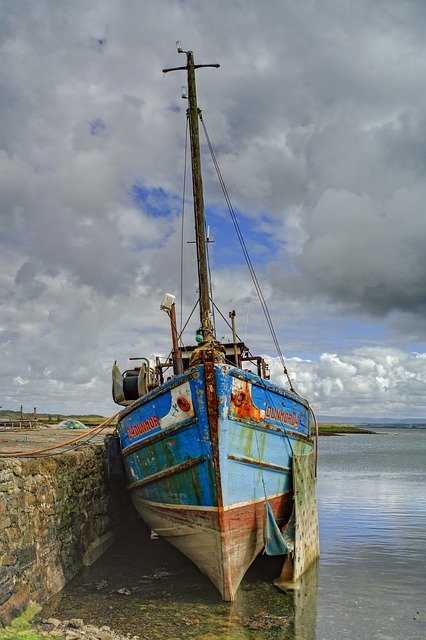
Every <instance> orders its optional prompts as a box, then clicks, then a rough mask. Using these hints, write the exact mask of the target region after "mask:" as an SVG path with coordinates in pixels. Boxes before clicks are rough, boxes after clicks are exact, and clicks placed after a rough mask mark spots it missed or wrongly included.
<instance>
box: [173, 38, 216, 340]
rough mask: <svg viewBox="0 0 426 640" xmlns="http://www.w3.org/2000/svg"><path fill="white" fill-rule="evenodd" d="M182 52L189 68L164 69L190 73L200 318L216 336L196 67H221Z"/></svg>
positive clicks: (203, 324) (210, 333)
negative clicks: (211, 292)
mask: <svg viewBox="0 0 426 640" xmlns="http://www.w3.org/2000/svg"><path fill="white" fill-rule="evenodd" d="M178 52H179V53H185V54H186V59H187V65H186V67H174V68H172V69H163V73H168V72H169V71H181V70H186V71H187V74H188V103H189V109H188V122H189V136H190V141H191V164H192V190H193V195H194V217H195V238H196V246H197V265H198V287H199V294H200V321H201V328H202V330H203V336H204V338H205V337H206V336H208V335H213V324H212V317H211V316H212V314H211V305H210V296H209V291H210V286H209V276H208V260H207V237H206V223H205V216H204V198H203V181H202V177H201V158H200V136H199V127H198V117H199V113H200V112H199V109H198V105H197V90H196V84H195V69H199V68H201V67H215V68H217V67H219V65H218V64H195V63H194V54H193V52H192V51H183V49H182V48H181V47H180V46H179V48H178Z"/></svg>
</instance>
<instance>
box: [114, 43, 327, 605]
mask: <svg viewBox="0 0 426 640" xmlns="http://www.w3.org/2000/svg"><path fill="white" fill-rule="evenodd" d="M178 52H179V53H183V54H185V55H186V65H185V66H182V67H175V68H170V69H164V70H163V72H165V73H167V72H169V71H178V70H184V71H186V73H187V80H188V95H187V99H188V110H187V117H188V122H189V132H190V142H191V161H192V186H193V201H194V219H195V232H196V248H197V269H198V285H199V290H198V291H199V311H200V329H199V330H198V332H197V335H196V340H195V343H196V344H195V345H193V346H191V347H184V346H182V344H180V336H179V335H178V331H177V324H176V309H175V297H174V296H173V295H171V294H165V296H164V298H163V301H162V303H161V309H163V310H164V311H166V313H167V314H168V315H169V318H170V326H171V337H172V339H171V342H172V349H171V355H170V356H169V357H168V358H166V359H165V360H164V361H162V360H161V359H159V358H157V360H156V363H155V365H153V364H151V363H150V361H149V360H148V359H146V358H142V359H141V362H140V363H139V364H138V365H137V366H135V367H133V368H131V369H128V370H126V371H124V372H123V373H122V372H121V371H120V369H119V368H118V366H117V364H116V363H114V366H113V370H112V380H113V398H114V400H115V402H117V403H118V404H120V405H123V406H124V408H123V410H122V411H121V412H120V414H119V416H118V426H117V434H118V438H119V446H120V449H121V456H122V460H123V464H124V469H125V476H126V483H127V488H128V491H129V492H130V496H131V499H132V501H133V504H134V506H135V507H136V509H137V511H138V513H139V515H140V516H141V518H142V519H143V520H144V521H145V523H147V525H148V526H149V527H150V529H151V530H152V531H153V532H155V533H157V534H158V535H160V536H162V537H164V538H165V539H166V540H168V541H169V542H170V543H171V544H172V545H174V546H175V547H176V548H177V549H178V550H179V551H181V552H182V553H183V554H185V555H186V556H187V557H188V558H190V560H192V562H194V563H195V564H196V565H197V566H198V567H199V569H200V570H201V571H202V572H203V573H204V574H205V575H206V576H208V578H210V580H211V582H212V583H213V584H214V585H215V586H216V588H217V589H218V590H219V592H220V594H221V596H222V598H223V599H224V600H226V601H233V600H234V599H235V598H236V593H237V590H238V586H239V584H240V582H241V580H242V578H243V576H244V575H245V573H246V571H247V569H248V568H249V567H250V565H251V564H252V562H253V561H254V560H255V558H256V557H257V556H258V555H259V553H261V552H262V550H266V552H267V553H270V554H281V555H283V558H284V557H286V563H287V564H285V565H284V566H285V571H284V573H283V576H284V578H286V579H287V580H289V581H290V582H291V581H294V579H295V577H297V576H299V575H301V574H302V573H303V572H304V571H305V569H306V568H307V567H308V566H310V565H311V564H312V563H313V562H314V560H315V558H316V557H317V556H318V553H319V548H318V528H317V519H316V506H315V482H316V471H315V460H314V459H315V443H316V437H315V420H314V416H313V412H312V409H311V407H310V404H309V402H308V401H307V400H305V399H303V398H302V397H301V396H300V395H299V394H298V393H296V391H295V390H294V388H293V387H292V385H290V386H291V388H290V389H285V388H282V387H281V386H279V385H277V384H274V383H273V382H272V381H271V380H270V379H269V367H268V365H267V362H266V361H265V359H264V358H263V357H260V356H253V355H252V354H251V352H250V351H249V349H248V347H247V346H246V345H245V343H244V342H243V341H241V340H240V339H239V338H238V336H237V334H236V332H235V326H234V319H235V312H234V311H232V312H230V314H229V316H230V318H231V320H232V322H233V324H232V341H229V342H226V343H222V342H221V341H220V340H218V339H217V337H216V336H215V330H214V323H213V320H212V301H211V295H210V282H209V265H208V253H207V234H206V221H205V216H204V201H203V189H202V175H201V162H200V144H199V117H200V113H201V112H200V110H199V109H198V105H197V95H196V84H195V71H196V69H199V68H201V67H218V66H219V65H217V64H215V65H200V64H195V62H194V55H193V52H192V51H183V50H182V48H181V46H179V47H178ZM167 369H169V370H170V371H171V370H172V371H173V373H172V374H171V375H169V376H168V377H167V378H165V375H164V374H165V371H166V370H167ZM297 495H299V502H298V501H297V499H296V498H297ZM289 567H290V568H289Z"/></svg>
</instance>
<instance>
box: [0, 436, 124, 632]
mask: <svg viewBox="0 0 426 640" xmlns="http://www.w3.org/2000/svg"><path fill="white" fill-rule="evenodd" d="M74 433H75V432H74ZM105 460H106V449H105V445H104V443H99V444H91V445H85V446H84V447H80V448H79V449H78V450H74V451H68V452H64V453H61V454H59V455H56V456H52V457H40V458H21V459H18V458H0V627H1V626H6V625H8V624H9V623H10V621H11V620H12V619H13V618H15V617H16V616H18V615H19V614H20V613H21V612H22V611H24V609H25V608H26V606H27V605H28V604H29V602H31V601H34V602H37V603H39V604H42V603H43V602H45V601H46V600H47V599H48V598H49V597H51V596H52V595H54V594H55V593H57V592H58V591H60V590H61V589H62V588H63V587H64V585H65V584H66V583H67V582H68V581H69V580H70V579H71V578H72V577H73V576H74V575H75V574H76V573H77V572H78V571H79V570H80V569H82V567H83V566H85V565H86V566H87V565H90V564H92V563H93V562H95V560H97V559H98V557H99V556H100V555H102V553H104V552H105V551H106V550H107V549H108V548H109V546H111V544H112V543H113V542H114V540H115V538H116V536H117V535H118V534H119V533H120V530H121V529H122V528H123V526H124V525H125V523H126V522H127V521H128V518H129V517H130V515H133V508H132V507H131V504H130V501H129V500H126V492H124V502H123V496H120V500H118V499H117V494H116V493H114V492H113V491H112V490H111V489H110V487H109V486H108V483H107V480H106V475H105Z"/></svg>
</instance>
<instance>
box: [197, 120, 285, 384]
mask: <svg viewBox="0 0 426 640" xmlns="http://www.w3.org/2000/svg"><path fill="white" fill-rule="evenodd" d="M200 121H201V124H202V127H203V131H204V135H205V136H206V140H207V145H208V147H209V151H210V154H211V157H212V160H213V164H214V166H215V169H216V173H217V176H218V179H219V183H220V186H221V187H222V191H223V195H224V196H225V200H226V203H227V205H228V210H229V213H230V214H231V219H232V222H233V224H234V228H235V231H236V233H237V237H238V240H239V242H240V245H241V249H242V251H243V254H244V257H245V260H246V263H247V267H248V269H249V272H250V275H251V278H252V280H253V284H254V287H255V289H256V292H257V295H258V298H259V301H260V305H261V307H262V310H263V313H264V315H265V318H266V322H267V324H268V327H269V331H270V332H271V336H272V340H273V342H274V345H275V348H276V350H277V353H278V356H279V358H280V361H281V365H282V368H283V371H284V374H285V376H286V377H287V380H288V383H289V386H290V390H291V391H293V392H294V393H296V391H295V389H294V387H293V383H292V381H291V378H290V374H289V372H288V370H287V366H286V364H285V361H284V356H283V354H282V351H281V348H280V345H279V342H278V338H277V335H276V333H275V329H274V325H273V323H272V318H271V315H270V312H269V309H268V305H267V303H266V300H265V297H264V295H263V292H262V289H261V287H260V284H259V281H258V279H257V275H256V272H255V270H254V267H253V263H252V261H251V259H250V255H249V253H248V251H247V247H246V244H245V242H244V238H243V235H242V233H241V229H240V226H239V224H238V220H237V216H236V214H235V211H234V208H233V206H232V202H231V199H230V197H229V194H228V191H227V189H226V185H225V182H224V180H223V177H222V173H221V171H220V167H219V164H218V161H217V158H216V155H215V153H214V150H213V146H212V144H211V141H210V137H209V134H208V133H207V129H206V125H205V124H204V120H203V116H202V114H201V113H200Z"/></svg>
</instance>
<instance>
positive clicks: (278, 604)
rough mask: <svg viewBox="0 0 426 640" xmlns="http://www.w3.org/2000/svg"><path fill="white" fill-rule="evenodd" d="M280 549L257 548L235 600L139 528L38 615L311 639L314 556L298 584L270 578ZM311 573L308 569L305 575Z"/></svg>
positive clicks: (120, 627) (199, 635)
mask: <svg viewBox="0 0 426 640" xmlns="http://www.w3.org/2000/svg"><path fill="white" fill-rule="evenodd" d="M281 565H282V557H267V556H261V557H259V558H258V560H256V562H255V563H254V564H253V566H252V567H251V568H250V569H249V571H248V573H247V575H246V576H245V578H244V580H243V582H242V584H241V586H240V589H239V591H238V597H237V600H236V601H235V602H233V603H229V602H223V601H222V600H221V598H220V595H219V593H218V592H216V590H215V589H213V588H212V585H211V582H210V581H209V580H208V579H207V578H205V577H204V576H203V575H202V574H201V573H200V572H199V571H198V569H197V568H196V567H195V566H194V565H193V564H192V563H191V562H190V561H189V560H187V559H186V558H185V557H184V556H182V555H181V554H178V553H176V550H175V549H174V548H173V547H171V546H170V545H169V544H168V543H167V542H165V541H163V540H161V539H158V540H150V539H149V537H148V536H147V535H146V532H144V530H143V527H142V525H141V523H140V521H139V523H138V525H137V527H136V530H133V533H129V535H128V536H127V537H126V539H125V540H122V541H121V542H120V544H117V545H115V546H114V547H113V548H112V549H110V551H109V552H107V554H105V555H104V556H103V557H102V558H101V559H100V560H99V561H98V562H97V563H95V564H94V565H93V566H92V567H88V568H86V569H84V570H83V571H82V572H81V573H80V574H79V575H78V576H76V577H75V578H74V580H72V581H71V582H70V583H69V584H68V585H67V586H66V587H65V589H64V590H63V591H61V592H60V593H59V594H58V595H57V596H55V597H53V598H51V600H50V601H49V602H48V603H47V604H46V606H45V607H44V609H43V611H42V613H41V616H42V617H43V618H46V617H58V618H61V619H69V618H75V617H79V618H83V619H84V621H85V622H86V623H92V624H95V625H97V626H101V625H105V624H106V625H108V626H110V627H111V628H113V629H115V630H117V631H119V632H122V633H132V634H137V635H139V636H140V637H141V638H143V637H148V634H149V637H150V638H159V639H160V638H161V639H166V638H194V639H198V640H210V639H211V640H213V639H216V640H217V639H229V640H231V639H232V640H239V639H240V638H241V639H242V638H252V639H253V640H256V639H258V638H259V639H260V638H271V639H276V638H277V639H278V638H279V639H282V640H295V639H296V638H297V639H298V640H313V639H314V638H315V611H316V605H315V603H316V586H317V573H318V569H317V564H316V565H315V567H313V571H310V572H308V574H307V577H306V579H304V580H303V581H301V583H300V589H298V590H289V591H284V592H283V591H281V590H280V589H277V588H276V587H275V586H274V585H273V580H274V579H275V578H276V577H277V576H279V574H280V571H281ZM309 576H311V577H309Z"/></svg>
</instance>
